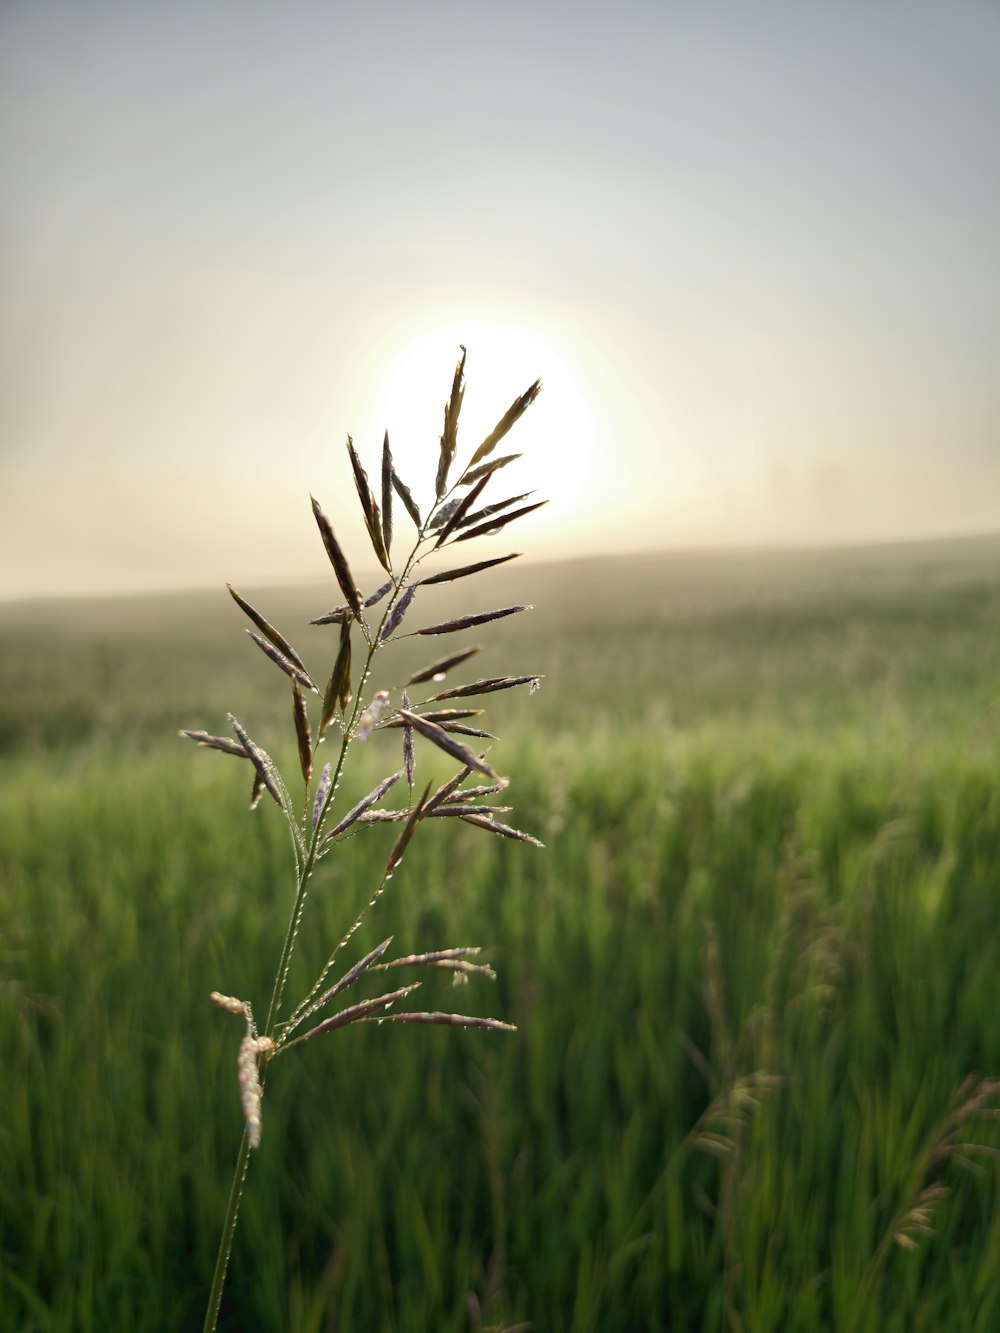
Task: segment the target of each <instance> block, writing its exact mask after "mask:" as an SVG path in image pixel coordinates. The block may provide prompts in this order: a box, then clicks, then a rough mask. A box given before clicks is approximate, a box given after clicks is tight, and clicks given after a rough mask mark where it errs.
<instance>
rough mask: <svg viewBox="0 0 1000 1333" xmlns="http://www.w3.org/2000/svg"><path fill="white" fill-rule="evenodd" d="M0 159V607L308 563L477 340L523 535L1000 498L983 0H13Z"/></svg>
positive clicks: (994, 173)
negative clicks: (39, 596) (382, 451)
mask: <svg viewBox="0 0 1000 1333" xmlns="http://www.w3.org/2000/svg"><path fill="white" fill-rule="evenodd" d="M0 173H2V174H0V179H2V190H3V195H2V208H0V293H2V295H0V595H5V596H9V595H22V594H31V593H36V592H46V593H47V592H61V591H83V590H101V589H112V588H125V587H129V588H135V587H162V586H172V585H184V584H189V583H205V582H216V583H221V582H222V580H224V579H226V578H229V579H231V580H232V581H233V582H235V583H238V584H240V585H246V586H250V585H252V584H253V583H255V582H260V581H263V580H269V579H288V578H295V577H299V576H303V575H304V576H309V575H322V574H323V573H324V572H325V569H326V565H325V557H324V555H323V552H322V548H321V546H320V544H319V540H318V537H317V534H316V532H315V529H314V527H313V525H312V520H311V517H310V515H309V509H308V493H309V491H310V490H312V491H314V492H315V493H316V494H317V496H318V497H319V498H320V499H321V500H322V502H323V503H324V506H325V507H326V508H327V510H328V512H330V514H331V516H333V518H334V520H335V522H338V523H339V524H341V525H342V526H343V531H344V533H345V535H346V536H347V537H348V539H349V540H351V541H354V540H355V539H357V540H358V541H360V540H361V538H360V535H359V534H360V532H361V529H360V527H359V526H358V525H357V524H356V523H355V520H354V517H353V506H354V504H355V503H356V502H355V501H354V499H353V497H352V496H351V495H350V494H349V491H350V489H352V488H351V483H350V481H349V474H348V471H347V465H346V458H345V455H344V449H343V441H344V438H345V436H346V434H347V432H348V431H351V432H352V433H353V434H354V436H355V439H356V441H357V443H358V445H359V446H360V448H361V450H362V452H363V453H367V455H368V457H369V458H370V459H371V461H372V462H374V457H375V451H376V450H377V448H378V446H379V444H380V441H381V431H382V427H383V425H386V424H387V425H388V426H389V428H390V432H391V434H392V437H393V439H394V441H397V442H398V450H397V452H398V453H399V456H400V467H401V470H403V462H404V461H405V464H406V471H407V473H408V475H409V476H410V477H412V479H413V481H414V485H415V489H419V488H420V485H421V477H422V476H423V475H424V474H432V473H433V466H434V458H435V451H436V440H437V435H438V433H439V431H440V412H441V405H442V403H443V401H444V398H445V395H446V392H447V388H448V381H449V379H450V374H451V370H452V366H453V364H454V358H455V355H456V353H457V343H458V342H459V341H464V342H466V343H467V344H468V347H469V361H468V381H469V388H468V394H467V399H466V411H467V415H468V418H469V422H468V425H469V430H470V434H469V436H468V438H466V440H465V443H466V446H467V447H468V448H470V449H471V448H472V447H473V446H474V445H475V443H477V441H476V439H475V438H474V433H475V430H476V429H477V428H480V427H482V428H485V427H486V426H488V425H489V424H492V422H491V420H490V418H495V417H496V416H498V415H499V414H500V413H501V412H502V411H503V409H504V408H505V407H506V405H507V403H508V401H509V400H510V399H511V398H512V397H513V396H514V395H515V394H516V393H518V392H519V391H520V390H521V389H523V388H524V387H525V386H526V385H527V383H528V382H529V381H530V380H531V379H532V378H534V376H535V375H536V374H539V373H540V374H542V376H543V378H544V379H545V380H546V389H545V393H544V394H543V397H542V399H540V400H539V403H538V405H537V406H536V407H535V408H534V409H533V413H532V415H533V416H534V417H535V418H536V419H535V420H534V422H533V423H532V425H531V428H530V430H526V431H525V432H524V436H525V438H524V439H522V441H521V442H522V443H523V444H525V445H526V446H527V447H528V449H529V452H530V453H532V454H533V456H534V457H533V461H532V463H531V464H530V465H529V466H528V467H527V468H526V469H525V474H524V482H523V484H521V482H520V479H518V478H516V477H513V476H512V477H511V482H512V484H513V483H514V482H515V481H516V482H517V483H518V484H517V489H518V490H524V489H526V488H527V487H528V486H530V485H532V484H534V481H535V480H537V481H538V482H539V483H540V484H541V485H542V486H543V487H545V488H546V489H548V490H549V491H550V493H553V495H554V498H553V503H552V504H551V505H550V506H549V508H548V509H546V510H543V511H540V514H539V515H538V516H536V517H532V518H531V519H528V520H527V521H526V523H525V527H524V530H523V534H522V535H521V537H520V540H519V542H518V543H516V544H517V545H519V546H520V547H521V549H526V550H528V551H529V552H533V553H534V554H536V555H544V556H552V555H558V554H573V553H579V552H583V551H586V552H588V553H593V552H595V551H602V550H614V549H636V548H642V547H647V546H648V547H659V546H663V545H671V544H684V543H698V544H715V543H723V542H725V543H732V542H757V543H760V542H766V543H773V542H781V543H787V542H800V541H809V542H815V541H824V542H825V541H845V540H857V539H867V538H892V537H897V536H919V535H935V534H948V533H960V532H972V531H983V530H995V529H998V528H1000V240H998V238H1000V6H998V5H997V4H996V3H993V2H992V0H978V2H973V0H940V2H939V3H936V4H921V3H914V2H908V3H893V2H892V0H872V2H868V0H855V2H854V3H845V2H844V0H840V2H838V3H833V2H832V0H831V2H830V3H817V0H795V2H794V3H793V2H792V0H787V2H786V3H762V2H760V0H757V2H755V3H752V4H748V3H745V2H742V0H741V2H737V0H733V2H732V3H713V2H712V0H704V2H703V3H698V2H696V0H691V2H690V3H671V2H670V0H660V2H659V3H652V2H650V3H642V2H640V0H616V3H615V4H600V5H598V4H589V3H581V0H574V3H570V2H569V0H562V2H561V3H547V2H546V0H533V3H520V2H519V0H504V3H502V4H498V3H496V0H491V2H490V3H488V4H484V3H477V2H476V0H464V2H463V3H457V4H450V3H440V2H437V0H420V3H414V2H413V0H409V2H408V3H379V0H370V2H369V3H366V4H357V3H351V4H342V3H337V0H326V3H314V4H308V3H295V2H294V0H292V2H289V0H285V2H284V3H282V4H255V3H252V2H251V0H239V3H237V2H236V0H229V2H227V0H216V2H215V3H206V2H205V0H201V2H200V3H198V4H193V3H192V4H189V3H183V2H179V0H170V2H169V3H167V0H162V3H145V4H143V3H139V2H138V0H136V2H134V3H129V4H127V5H126V4H117V5H112V4H101V3H97V2H96V0H89V2H88V3H87V4H85V5H81V4H78V3H65V4H55V3H46V2H45V0H30V2H29V0H24V3H16V2H12V0H5V3H2V5H0ZM514 439H516V437H513V438H512V443H513V442H514ZM418 446H421V447H424V448H425V449H426V453H425V454H422V455H419V457H420V459H421V460H423V461H422V463H421V465H420V466H419V471H418V470H417V469H418V451H417V448H418ZM492 485H494V486H496V487H497V498H502V492H501V485H502V483H501V481H500V479H499V478H498V479H497V480H496V481H494V483H492ZM348 515H349V516H350V517H347V516H348ZM360 549H361V550H363V549H364V548H363V547H362V548H360ZM358 561H359V563H364V559H363V557H362V556H361V555H360V554H359V556H358Z"/></svg>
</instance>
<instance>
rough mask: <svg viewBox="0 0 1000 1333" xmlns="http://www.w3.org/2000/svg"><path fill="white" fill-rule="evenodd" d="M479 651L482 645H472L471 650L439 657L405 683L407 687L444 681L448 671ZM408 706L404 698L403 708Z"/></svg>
mask: <svg viewBox="0 0 1000 1333" xmlns="http://www.w3.org/2000/svg"><path fill="white" fill-rule="evenodd" d="M481 650H482V644H480V643H474V644H473V645H472V647H471V648H463V649H462V651H461V652H460V653H452V654H451V655H450V656H448V657H439V658H438V660H437V661H436V662H431V663H430V664H429V665H428V666H425V667H421V668H420V670H419V671H415V672H414V673H413V675H412V676H411V677H410V679H409V680H408V681H407V682H406V683H407V685H422V684H423V683H424V682H425V681H428V680H432V681H435V682H436V681H439V680H444V678H445V676H446V675H447V674H448V672H449V671H452V670H453V669H454V668H455V667H457V666H461V665H462V663H463V662H467V661H468V660H469V658H470V657H474V656H475V655H476V653H478V652H480V651H481ZM409 706H410V705H409V703H408V702H407V700H406V699H405V698H404V699H403V707H404V708H409Z"/></svg>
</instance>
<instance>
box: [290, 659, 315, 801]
mask: <svg viewBox="0 0 1000 1333" xmlns="http://www.w3.org/2000/svg"><path fill="white" fill-rule="evenodd" d="M292 717H293V719H294V721H295V739H296V741H297V743H298V747H299V767H300V768H301V770H302V779H303V781H304V782H308V781H309V779H310V778H311V777H312V771H313V763H312V737H311V736H310V734H309V715H308V714H307V712H306V701H305V700H304V699H303V697H302V691H301V690H300V689H299V682H298V681H297V680H293V681H292Z"/></svg>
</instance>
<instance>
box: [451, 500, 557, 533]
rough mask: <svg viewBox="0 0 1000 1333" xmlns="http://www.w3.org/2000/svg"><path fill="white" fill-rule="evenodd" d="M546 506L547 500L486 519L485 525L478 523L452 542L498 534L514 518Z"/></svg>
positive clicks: (537, 501)
mask: <svg viewBox="0 0 1000 1333" xmlns="http://www.w3.org/2000/svg"><path fill="white" fill-rule="evenodd" d="M547 504H548V500H536V501H535V503H534V504H533V505H524V506H523V507H522V508H520V509H514V510H512V512H511V513H509V514H500V515H498V516H497V517H496V518H490V519H487V520H486V522H485V523H480V524H479V525H478V526H477V527H474V528H469V529H467V530H466V531H463V532H460V533H459V534H458V536H457V537H453V538H452V541H453V542H467V541H471V540H472V538H473V537H486V536H492V535H493V534H494V533H496V532H499V531H500V529H501V528H505V527H506V526H507V524H508V523H513V522H514V520H515V519H516V518H523V517H524V515H525V514H531V513H533V512H534V511H535V510H536V509H541V507H542V506H543V505H547Z"/></svg>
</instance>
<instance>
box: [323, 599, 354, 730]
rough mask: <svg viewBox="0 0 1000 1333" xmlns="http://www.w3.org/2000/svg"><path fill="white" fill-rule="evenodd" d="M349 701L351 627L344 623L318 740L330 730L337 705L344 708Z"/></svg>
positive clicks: (327, 687)
mask: <svg viewBox="0 0 1000 1333" xmlns="http://www.w3.org/2000/svg"><path fill="white" fill-rule="evenodd" d="M350 701H351V626H350V622H349V621H346V620H345V621H344V622H343V624H342V625H341V626H340V647H339V648H338V650H337V657H336V660H335V661H334V664H333V670H332V671H331V672H330V679H329V681H328V682H327V686H326V692H325V693H324V695H323V715H322V717H321V719H320V724H319V739H320V740H321V741H322V740H323V739H324V738H325V736H326V733H327V732H328V731H329V729H330V723H331V722H332V721H333V717H334V714H335V713H336V711H337V705H338V704H339V705H340V707H341V708H342V709H344V708H346V707H347V705H348V704H349V703H350Z"/></svg>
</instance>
